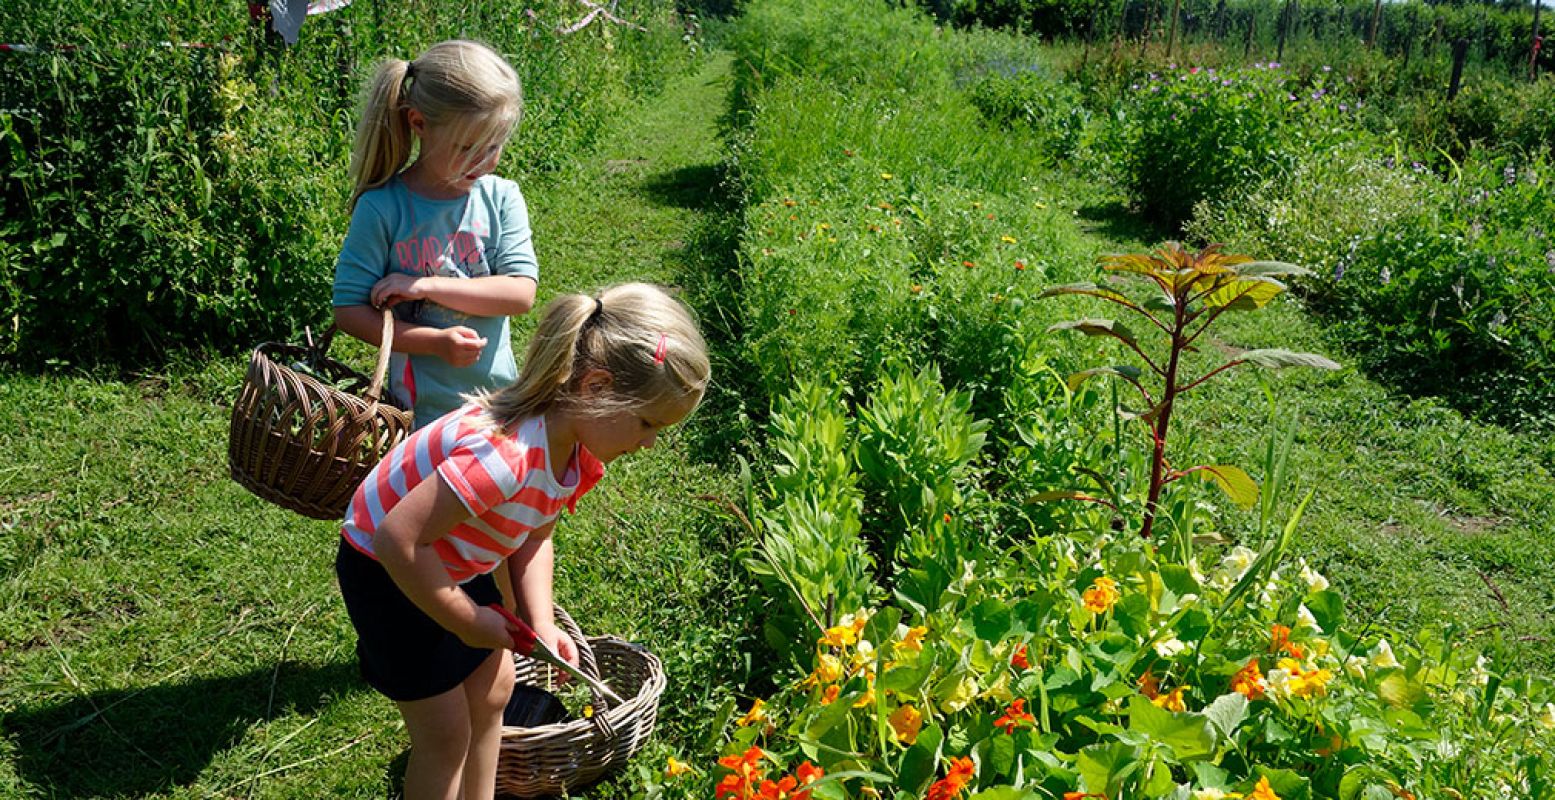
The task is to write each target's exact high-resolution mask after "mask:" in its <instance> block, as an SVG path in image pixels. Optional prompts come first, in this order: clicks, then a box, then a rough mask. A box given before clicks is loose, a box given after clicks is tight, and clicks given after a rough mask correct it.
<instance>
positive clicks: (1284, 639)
mask: <svg viewBox="0 0 1555 800" xmlns="http://www.w3.org/2000/svg"><path fill="white" fill-rule="evenodd" d="M1281 650H1284V651H1285V652H1287V653H1289V654H1290V655H1291V657H1292V658H1306V654H1305V653H1303V652H1302V650H1301V645H1299V644H1296V643H1295V642H1293V641H1291V640H1290V628H1287V627H1286V626H1284V625H1281V624H1279V623H1275V625H1274V627H1272V628H1270V629H1269V652H1271V653H1278V652H1280V651H1281Z"/></svg>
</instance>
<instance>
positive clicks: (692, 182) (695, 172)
mask: <svg viewBox="0 0 1555 800" xmlns="http://www.w3.org/2000/svg"><path fill="white" fill-rule="evenodd" d="M726 177H727V174H726V170H725V169H724V165H723V164H716V163H715V164H692V165H690V166H685V167H681V168H679V169H675V170H671V171H669V172H661V173H658V174H656V175H653V176H651V177H649V178H648V179H647V180H645V181H643V185H642V186H643V194H644V195H645V196H647V198H648V199H649V200H651V201H653V202H655V203H658V204H659V205H663V206H673V207H675V208H684V209H688V210H691V211H704V212H720V211H721V212H728V211H731V210H732V205H733V203H734V200H735V198H734V193H733V192H731V191H729V190H728V189H727V181H726V180H725V179H726Z"/></svg>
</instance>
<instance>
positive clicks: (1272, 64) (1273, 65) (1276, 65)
mask: <svg viewBox="0 0 1555 800" xmlns="http://www.w3.org/2000/svg"><path fill="white" fill-rule="evenodd" d="M1279 68H1280V62H1278V61H1270V62H1269V69H1279Z"/></svg>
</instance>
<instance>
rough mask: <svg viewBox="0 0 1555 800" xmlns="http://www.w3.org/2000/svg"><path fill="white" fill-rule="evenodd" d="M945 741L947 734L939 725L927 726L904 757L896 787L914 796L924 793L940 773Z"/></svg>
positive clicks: (919, 733)
mask: <svg viewBox="0 0 1555 800" xmlns="http://www.w3.org/2000/svg"><path fill="white" fill-rule="evenodd" d="M944 741H945V734H944V733H943V732H941V731H940V727H939V726H938V725H934V724H929V725H925V726H924V727H923V730H921V731H919V732H918V740H917V741H916V742H914V743H913V746H912V747H909V748H907V753H906V754H905V755H903V756H902V768H901V770H900V771H898V772H897V776H896V785H897V786H898V787H900V788H901V789H902V790H903V791H906V792H908V793H909V794H912V795H916V794H918V793H919V792H921V791H923V787H924V786H925V785H926V784H928V782H929V780H930V779H932V778H933V777H934V776H935V775H936V774H937V773H938V772H939V754H940V745H941V744H943V743H944Z"/></svg>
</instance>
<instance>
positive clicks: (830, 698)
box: [821, 683, 842, 706]
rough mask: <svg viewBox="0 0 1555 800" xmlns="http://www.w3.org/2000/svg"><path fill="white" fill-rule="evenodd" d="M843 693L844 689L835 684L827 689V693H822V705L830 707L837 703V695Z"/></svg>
mask: <svg viewBox="0 0 1555 800" xmlns="http://www.w3.org/2000/svg"><path fill="white" fill-rule="evenodd" d="M841 691H842V687H841V686H838V685H837V684H835V683H834V684H832V685H830V686H828V687H826V691H824V692H822V693H821V705H823V706H829V705H831V704H832V703H835V702H837V694H838V693H839V692H841Z"/></svg>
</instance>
